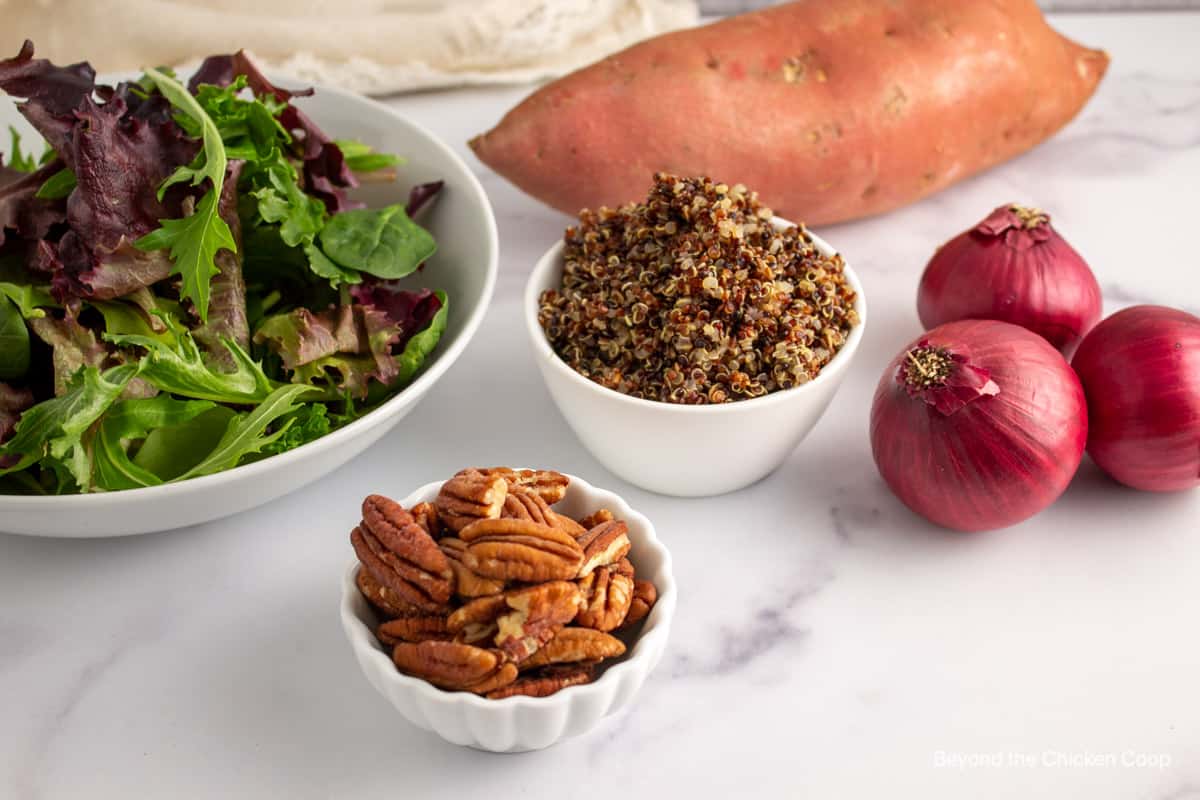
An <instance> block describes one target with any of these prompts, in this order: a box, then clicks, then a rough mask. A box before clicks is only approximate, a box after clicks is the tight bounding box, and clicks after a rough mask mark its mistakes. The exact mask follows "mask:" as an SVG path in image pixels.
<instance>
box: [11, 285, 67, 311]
mask: <svg viewBox="0 0 1200 800" xmlns="http://www.w3.org/2000/svg"><path fill="white" fill-rule="evenodd" d="M0 296H2V297H7V298H8V299H9V300H11V301H12V302H13V303H14V304H15V305H16V306H17V310H18V311H19V312H21V316H22V317H24V318H25V319H38V318H40V317H44V316H45V315H46V312H45V311H42V309H43V308H58V303H56V302H54V298H53V297H51V296H50V290H49V289H48V288H46V287H43V286H32V285H22V284H17V283H9V282H8V281H0Z"/></svg>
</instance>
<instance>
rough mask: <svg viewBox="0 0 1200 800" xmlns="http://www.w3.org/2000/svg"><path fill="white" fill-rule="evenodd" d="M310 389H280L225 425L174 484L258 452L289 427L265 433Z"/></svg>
mask: <svg viewBox="0 0 1200 800" xmlns="http://www.w3.org/2000/svg"><path fill="white" fill-rule="evenodd" d="M312 392H313V389H312V387H311V386H300V385H296V384H289V385H287V386H281V387H279V388H278V389H276V390H275V391H274V392H272V393H271V394H270V396H268V397H267V398H266V399H265V400H263V401H262V402H261V403H259V404H258V406H256V407H255V408H254V410H253V411H249V412H246V413H245V414H238V415H237V416H236V417H234V418H233V419H231V420H230V421H229V427H227V428H226V429H225V434H224V435H223V436H222V437H221V440H220V441H219V442H217V446H216V447H214V448H213V450H212V452H210V453H209V454H208V455H207V456H205V457H204V459H203V460H201V461H200V463H199V464H197V465H196V466H194V467H192V468H191V469H189V470H188V471H187V472H185V473H183V474H182V475H180V476H179V477H178V478H176V480H187V479H188V478H196V477H199V476H201V475H211V474H213V473H214V472H221V471H222V470H226V469H230V468H232V467H235V466H237V464H238V462H239V461H241V460H242V459H243V458H245V457H246V456H248V455H252V454H255V453H258V452H260V451H262V449H263V448H265V447H267V446H268V445H270V444H271V443H272V442H274V441H276V440H277V439H279V438H280V437H281V436H283V434H284V433H285V432H286V431H287V429H288V428H289V427H290V422H284V423H283V424H281V425H278V426H276V427H275V430H274V432H272V433H267V429H268V428H270V427H271V424H272V423H273V422H275V421H276V420H278V419H279V418H280V417H284V416H286V415H288V414H290V413H292V412H294V411H296V410H297V409H298V408H300V407H301V406H300V405H299V404H297V402H296V401H297V400H298V399H299V398H300V397H301V396H302V395H305V394H309V393H312Z"/></svg>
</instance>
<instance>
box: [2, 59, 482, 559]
mask: <svg viewBox="0 0 1200 800" xmlns="http://www.w3.org/2000/svg"><path fill="white" fill-rule="evenodd" d="M5 93H6V94H7V95H8V97H3V94H5ZM0 131H7V132H8V136H7V137H6V138H7V140H8V141H7V143H6V144H7V146H5V145H3V144H0V153H3V155H2V157H0V530H2V531H6V532H13V533H24V534H32V535H48V536H108V535H123V534H134V533H144V532H149V531H156V530H166V529H170V528H178V527H182V526H185V525H190V524H195V523H198V522H203V521H207V520H211V519H215V518H218V517H221V516H224V515H227V514H232V513H235V512H238V511H241V510H244V509H246V508H250V507H252V506H255V505H259V504H261V503H264V502H266V501H268V500H271V499H273V498H275V497H278V496H280V495H282V494H284V493H286V492H288V491H291V490H293V489H296V488H298V487H299V486H302V485H303V484H305V483H307V482H309V481H311V480H314V479H316V478H318V477H320V476H322V475H324V474H325V473H327V472H329V471H331V470H333V469H335V468H336V467H337V466H339V465H340V464H342V463H344V462H345V461H347V460H348V459H350V458H352V457H353V456H355V455H356V454H357V453H359V452H361V451H362V450H363V449H364V448H366V447H367V446H369V445H370V444H371V443H373V442H374V441H375V440H377V439H378V438H379V437H380V436H382V435H383V434H384V433H386V432H387V431H388V430H390V429H391V428H392V427H393V426H394V425H395V424H396V423H397V422H398V421H399V420H400V419H401V418H402V417H403V416H404V415H405V414H406V413H407V412H408V411H409V410H411V409H412V407H413V406H414V405H415V403H416V402H417V401H418V400H419V399H420V397H421V396H422V395H423V394H425V392H427V391H428V390H429V388H430V387H431V386H432V385H433V383H434V382H435V381H436V380H437V379H438V377H439V376H440V375H441V374H442V373H444V372H445V370H446V369H447V368H448V367H449V366H450V364H451V363H452V362H453V361H454V360H455V359H456V358H457V357H458V355H459V354H460V353H461V351H462V350H463V349H464V348H465V346H466V344H467V342H468V340H469V339H470V338H471V336H472V335H473V334H474V332H475V330H476V328H477V327H478V325H479V322H480V321H481V319H482V316H483V313H484V311H485V310H486V307H487V304H488V301H489V300H490V298H491V293H492V287H493V285H494V283H495V277H496V269H497V250H498V248H497V234H496V224H495V219H494V217H493V214H492V210H491V207H490V205H489V203H488V200H487V198H486V196H485V194H484V192H483V189H482V188H481V187H480V185H479V183H478V181H477V180H476V179H475V177H474V176H473V175H472V174H471V172H470V170H469V169H468V168H467V166H466V165H465V164H464V163H463V161H462V160H461V159H460V158H459V157H458V156H457V155H456V154H455V153H454V152H453V151H452V150H451V149H450V148H449V147H447V146H446V145H445V144H443V143H441V142H440V141H438V140H437V139H436V138H435V137H434V136H433V135H432V134H430V133H428V132H426V131H425V130H423V129H422V128H420V127H419V126H417V125H414V124H413V123H411V122H409V121H407V120H405V119H404V118H403V117H401V116H399V115H397V114H396V113H395V112H393V111H391V110H390V109H388V108H387V107H385V106H382V105H380V104H378V103H375V102H373V101H370V100H367V99H365V98H361V97H358V96H355V95H352V94H348V93H345V92H341V91H338V90H336V89H330V88H320V89H318V90H316V91H314V90H312V89H295V88H291V89H289V88H284V87H283V86H281V85H277V84H276V83H273V82H272V81H271V80H269V79H268V78H267V77H266V76H265V75H263V74H262V73H261V72H260V71H259V69H258V68H257V67H256V66H255V65H254V63H253V62H252V61H251V60H250V59H249V58H248V57H247V56H246V55H245V54H244V53H241V52H239V53H234V54H230V55H217V56H212V57H210V58H208V59H206V60H205V61H204V62H203V63H202V64H201V66H200V67H199V69H198V70H197V71H196V72H195V73H194V74H192V75H190V76H183V75H176V74H174V73H173V72H172V71H171V70H168V69H164V68H157V69H147V70H146V71H145V72H144V74H142V75H140V76H131V77H129V78H128V79H126V80H112V81H102V80H97V78H96V76H95V73H94V71H93V70H92V68H91V67H90V65H88V64H87V63H86V62H81V63H78V64H72V65H68V66H58V65H55V64H52V63H50V62H49V61H46V60H44V59H39V58H36V57H35V55H34V49H33V46H32V44H30V43H29V42H26V44H25V46H24V47H23V48H22V49H21V51H20V52H19V53H18V54H17V55H16V56H14V57H12V58H7V59H0Z"/></svg>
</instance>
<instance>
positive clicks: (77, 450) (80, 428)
mask: <svg viewBox="0 0 1200 800" xmlns="http://www.w3.org/2000/svg"><path fill="white" fill-rule="evenodd" d="M139 369H140V365H138V364H122V365H121V366H118V367H113V368H111V369H108V370H105V371H104V372H103V373H102V372H100V370H99V369H97V368H96V367H84V368H83V369H81V370H79V371H78V372H77V373H75V377H74V378H73V379H72V380H71V384H70V386H69V387H68V388H67V391H66V392H65V393H64V394H63V395H61V396H60V397H55V398H52V399H50V400H44V401H42V402H41V403H38V404H37V405H35V406H33V407H32V408H30V409H27V410H26V411H25V412H24V413H23V414H22V415H21V419H20V421H18V422H17V427H16V432H15V433H14V434H13V437H12V438H11V439H9V440H8V442H7V443H5V444H4V446H3V447H0V455H7V456H17V461H16V463H15V464H13V465H11V466H9V467H7V468H4V469H0V475H5V474H8V473H10V472H17V471H18V470H22V469H25V468H26V467H28V466H30V465H31V464H33V463H35V462H38V461H43V460H47V461H48V462H50V463H47V464H46V466H49V467H52V468H53V467H55V465H56V464H57V465H61V467H62V468H64V469H65V471H66V472H67V473H69V474H70V476H71V477H72V478H73V479H74V481H75V483H76V484H77V485H78V486H79V488H80V490H82V491H86V490H87V489H88V488H89V486H90V484H91V471H92V469H91V467H92V464H91V453H90V452H89V450H88V448H87V446H86V444H85V443H84V436H85V434H86V433H87V432H88V429H89V428H90V427H91V426H92V424H93V423H94V422H95V421H96V420H97V419H99V418H100V416H101V415H102V414H103V413H104V412H105V411H107V410H108V408H109V406H111V405H112V404H113V403H114V402H115V401H116V399H117V398H118V397H119V396H120V394H121V392H122V390H124V388H125V386H126V385H127V384H128V383H129V382H130V381H131V380H133V379H134V377H136V376H137V374H138V370H139Z"/></svg>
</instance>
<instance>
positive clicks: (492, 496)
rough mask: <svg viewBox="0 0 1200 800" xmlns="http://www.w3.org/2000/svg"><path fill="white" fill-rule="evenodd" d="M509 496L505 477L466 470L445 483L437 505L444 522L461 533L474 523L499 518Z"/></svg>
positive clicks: (439, 493) (436, 502)
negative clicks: (505, 499)
mask: <svg viewBox="0 0 1200 800" xmlns="http://www.w3.org/2000/svg"><path fill="white" fill-rule="evenodd" d="M507 496H508V482H507V481H505V480H504V477H503V476H502V475H485V474H483V473H482V472H480V471H479V470H474V469H467V470H463V471H462V472H460V473H458V474H457V475H455V476H454V477H453V478H451V479H450V480H448V481H446V482H445V483H443V484H442V488H441V490H440V491H439V492H438V496H437V500H436V501H435V505H436V506H437V511H438V516H439V517H440V519H441V521H442V523H443V524H444V525H445V526H446V527H447V528H449V529H450V530H452V531H461V530H462V529H463V528H465V527H467V526H468V525H470V524H471V523H472V522H474V521H475V520H479V519H495V518H497V517H499V516H500V511H501V509H503V508H504V498H505V497H507Z"/></svg>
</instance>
